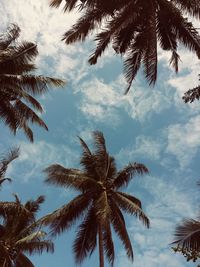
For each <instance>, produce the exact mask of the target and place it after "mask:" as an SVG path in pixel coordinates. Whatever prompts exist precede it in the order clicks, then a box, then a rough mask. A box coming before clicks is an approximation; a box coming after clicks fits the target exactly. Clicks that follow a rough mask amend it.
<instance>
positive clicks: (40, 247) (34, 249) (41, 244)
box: [16, 240, 54, 255]
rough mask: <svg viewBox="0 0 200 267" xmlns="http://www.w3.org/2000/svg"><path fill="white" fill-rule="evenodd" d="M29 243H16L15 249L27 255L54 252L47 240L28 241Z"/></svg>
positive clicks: (51, 244) (52, 246)
mask: <svg viewBox="0 0 200 267" xmlns="http://www.w3.org/2000/svg"><path fill="white" fill-rule="evenodd" d="M30 241H31V242H24V241H23V242H21V243H16V247H17V248H18V249H19V250H22V251H24V252H26V253H29V255H32V254H35V253H38V254H42V252H44V251H46V252H47V253H48V252H50V253H53V252H54V245H53V243H52V242H51V241H49V240H38V241H37V240H30Z"/></svg>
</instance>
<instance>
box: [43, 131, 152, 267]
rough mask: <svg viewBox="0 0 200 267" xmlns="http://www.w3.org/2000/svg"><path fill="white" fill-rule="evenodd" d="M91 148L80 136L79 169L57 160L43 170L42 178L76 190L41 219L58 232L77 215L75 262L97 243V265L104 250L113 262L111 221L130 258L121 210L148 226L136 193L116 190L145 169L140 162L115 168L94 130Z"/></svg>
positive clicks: (74, 248) (102, 256)
mask: <svg viewBox="0 0 200 267" xmlns="http://www.w3.org/2000/svg"><path fill="white" fill-rule="evenodd" d="M93 136H94V141H95V150H94V152H91V151H90V149H89V147H88V146H87V144H86V143H85V142H84V141H83V139H81V138H80V143H81V146H82V149H83V154H82V157H81V160H80V163H81V165H82V166H83V169H82V170H79V169H66V168H64V167H62V166H60V165H58V164H55V165H51V166H49V167H48V168H47V169H45V172H46V173H47V179H46V182H47V183H49V184H55V185H58V186H64V187H70V188H73V189H75V190H77V191H79V192H80V194H79V195H78V196H77V197H75V198H74V199H73V200H72V201H71V202H69V203H68V204H66V205H64V206H63V207H61V208H60V209H58V210H56V211H55V212H53V213H52V214H49V215H47V216H46V217H44V218H43V219H42V221H43V223H45V224H50V227H51V230H52V234H59V233H61V232H63V231H64V230H66V229H68V228H69V227H70V226H71V225H72V224H73V223H74V222H75V221H76V220H77V219H78V218H79V217H80V216H81V215H83V216H84V219H83V221H82V222H81V224H80V225H79V227H78V231H77V235H76V238H75V241H74V244H73V251H74V254H75V259H76V262H77V263H81V262H82V261H83V259H84V258H85V257H86V256H88V255H90V254H91V253H92V252H93V251H94V249H95V248H96V244H97V236H98V244H99V256H100V266H101V267H103V266H104V253H105V254H106V256H107V259H108V261H109V262H110V263H111V264H113V262H114V256H115V254H114V244H113V240H112V233H111V225H112V226H113V229H114V231H115V232H116V233H117V235H118V236H119V238H120V239H121V241H122V243H123V245H124V248H125V250H126V253H127V256H128V257H129V258H130V259H133V250H132V246H131V241H130V239H129V235H128V233H127V230H126V224H125V220H124V217H123V214H122V211H124V212H127V213H129V214H132V215H135V216H136V217H139V219H140V220H141V221H142V222H143V223H144V225H145V226H147V227H149V219H148V218H147V216H146V215H145V214H144V212H143V210H142V205H141V201H140V200H139V199H137V198H136V197H134V196H132V195H129V194H126V193H123V192H120V191H119V190H120V189H121V188H122V187H124V186H127V185H128V183H129V182H130V180H131V179H132V178H133V177H134V176H135V175H136V174H139V175H142V174H145V173H148V169H147V168H146V167H145V166H144V165H143V164H140V163H133V164H131V163H130V164H128V165H127V166H126V167H124V169H122V170H121V171H117V169H116V165H115V160H114V158H113V157H111V156H110V155H109V154H108V152H107V150H106V145H105V140H104V136H103V134H102V133H101V132H94V133H93Z"/></svg>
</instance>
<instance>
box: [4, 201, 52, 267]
mask: <svg viewBox="0 0 200 267" xmlns="http://www.w3.org/2000/svg"><path fill="white" fill-rule="evenodd" d="M43 202H44V197H43V196H40V197H38V198H37V199H36V200H30V201H27V202H26V203H25V204H24V205H23V204H21V202H20V200H19V198H18V197H17V196H15V202H0V218H1V224H0V266H2V267H34V265H33V263H32V262H31V261H30V260H29V259H28V257H27V256H26V254H27V253H28V254H30V255H32V254H34V253H39V254H41V253H42V252H43V251H47V252H53V243H52V242H51V241H50V240H46V239H45V236H46V233H45V232H43V231H42V230H41V229H40V228H39V227H38V225H37V222H36V213H37V211H38V210H39V208H40V204H41V203H43Z"/></svg>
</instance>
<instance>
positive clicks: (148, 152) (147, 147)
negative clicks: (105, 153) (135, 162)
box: [118, 135, 163, 160]
mask: <svg viewBox="0 0 200 267" xmlns="http://www.w3.org/2000/svg"><path fill="white" fill-rule="evenodd" d="M162 149H163V144H161V143H160V142H159V141H155V140H154V139H153V138H152V137H149V136H144V135H139V136H137V137H136V139H135V144H134V145H133V146H131V147H130V146H129V147H127V148H123V149H121V150H120V152H119V153H118V157H119V158H120V159H123V158H126V159H129V160H131V159H134V158H136V157H137V156H142V157H143V158H148V159H152V160H158V159H160V153H161V151H162Z"/></svg>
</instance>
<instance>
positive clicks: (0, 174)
mask: <svg viewBox="0 0 200 267" xmlns="http://www.w3.org/2000/svg"><path fill="white" fill-rule="evenodd" d="M18 156H19V148H13V149H11V151H10V152H8V153H7V155H5V156H3V157H2V159H1V160H0V186H1V185H2V184H3V182H5V181H6V180H7V181H9V182H11V178H6V177H5V174H6V171H7V168H8V165H9V164H10V163H11V162H12V161H13V160H15V159H16V158H18Z"/></svg>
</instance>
